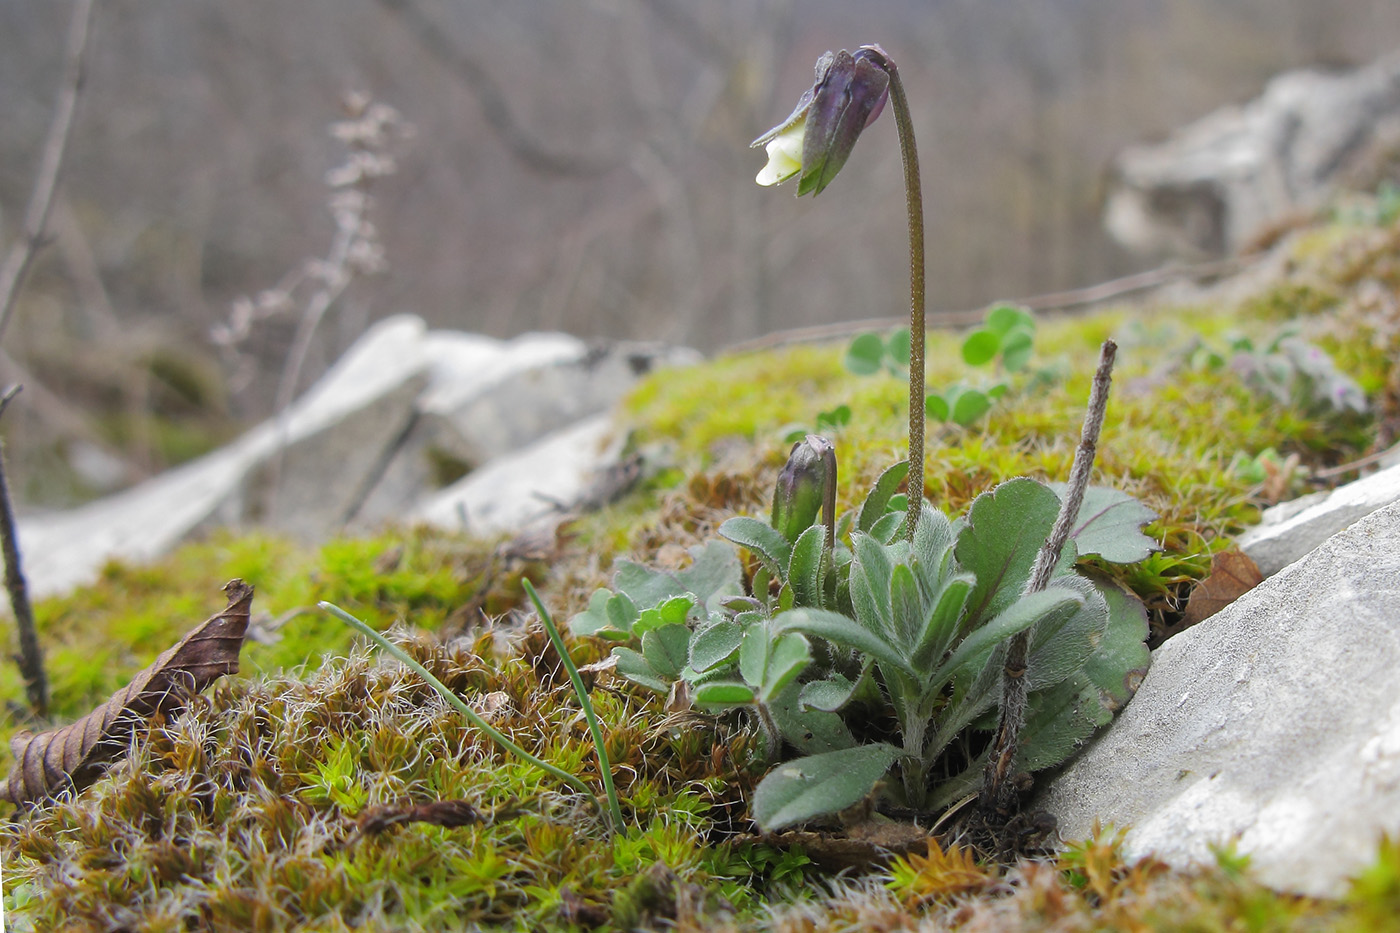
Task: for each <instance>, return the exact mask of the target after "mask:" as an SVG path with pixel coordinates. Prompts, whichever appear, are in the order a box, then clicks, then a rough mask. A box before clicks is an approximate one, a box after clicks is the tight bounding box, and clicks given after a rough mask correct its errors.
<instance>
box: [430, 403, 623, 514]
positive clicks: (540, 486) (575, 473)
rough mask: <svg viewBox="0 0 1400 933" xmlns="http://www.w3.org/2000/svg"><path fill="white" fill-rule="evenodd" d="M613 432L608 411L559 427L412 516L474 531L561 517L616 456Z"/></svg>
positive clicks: (476, 473)
mask: <svg viewBox="0 0 1400 933" xmlns="http://www.w3.org/2000/svg"><path fill="white" fill-rule="evenodd" d="M614 433H615V432H614V430H613V426H612V418H611V417H609V416H608V415H595V416H593V417H592V418H589V419H587V420H585V421H582V422H580V423H578V424H576V425H573V426H572V427H568V428H564V429H563V430H560V431H556V432H555V433H553V434H551V435H549V436H548V437H545V438H543V439H541V440H539V441H537V442H535V443H534V444H532V445H530V446H529V447H526V448H524V449H522V450H518V451H516V452H515V453H512V454H508V455H507V456H504V457H500V458H498V459H496V460H493V461H491V462H490V463H488V464H487V465H486V466H484V467H482V468H481V469H479V470H475V471H473V472H472V473H471V474H470V475H468V476H466V477H464V478H463V479H462V480H461V481H459V482H457V483H455V484H453V485H452V486H449V487H448V488H447V489H444V490H443V491H442V492H440V493H438V494H437V495H435V496H433V497H432V498H431V499H429V500H428V501H427V502H425V503H424V504H423V505H422V506H421V507H420V508H419V509H417V510H416V511H415V512H414V513H413V514H412V515H411V516H410V517H411V518H412V519H413V520H416V521H421V522H424V523H426V524H429V525H434V526H437V527H439V528H449V529H452V530H454V531H467V532H470V533H472V534H475V535H493V534H500V533H503V532H507V531H519V530H522V529H525V528H528V527H530V526H531V525H534V524H535V523H537V522H542V521H549V520H551V519H554V518H557V517H559V516H561V515H562V514H563V511H564V510H565V509H567V508H568V507H570V506H572V505H574V504H576V503H577V502H578V501H579V500H580V499H582V498H583V496H584V494H585V493H586V492H587V487H588V482H589V480H590V479H591V478H592V476H593V475H594V474H595V473H596V472H597V471H598V470H599V469H601V468H603V467H604V466H605V465H607V464H608V463H611V462H613V461H614V460H615V459H616V457H617V452H618V451H619V450H620V449H621V440H620V439H619V438H615V437H613V434H614ZM609 441H611V443H609Z"/></svg>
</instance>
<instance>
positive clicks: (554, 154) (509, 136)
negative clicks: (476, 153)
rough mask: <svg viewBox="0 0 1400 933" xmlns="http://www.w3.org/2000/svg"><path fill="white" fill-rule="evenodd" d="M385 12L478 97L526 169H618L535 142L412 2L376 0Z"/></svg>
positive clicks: (482, 73) (483, 74)
mask: <svg viewBox="0 0 1400 933" xmlns="http://www.w3.org/2000/svg"><path fill="white" fill-rule="evenodd" d="M378 2H379V5H380V6H381V7H383V8H384V9H385V10H386V11H387V12H389V13H391V14H393V15H394V16H396V17H398V19H399V21H400V22H401V23H402V24H403V26H404V28H405V29H407V30H408V32H409V35H411V36H412V37H413V39H414V40H415V41H416V42H417V43H418V44H419V45H420V46H422V47H423V51H425V52H427V53H428V54H429V55H430V56H432V57H433V58H434V59H436V60H437V61H438V63H439V64H441V65H443V66H444V67H445V68H447V69H448V70H449V71H451V72H452V73H453V74H454V75H456V77H457V78H458V80H460V81H461V82H462V83H463V84H465V85H466V86H467V87H468V88H469V89H470V90H471V92H472V93H473V94H475V95H476V100H477V103H478V104H479V105H480V106H481V113H482V116H484V117H485V118H486V122H487V124H489V125H490V127H491V129H493V130H495V131H496V135H497V136H499V137H500V139H501V142H502V143H504V144H505V146H506V148H507V149H509V150H510V152H511V153H512V154H513V155H514V156H515V157H516V158H517V159H519V160H520V161H521V162H523V163H524V164H525V165H526V167H528V168H530V169H532V170H534V171H536V172H541V173H543V174H546V175H573V176H588V175H601V174H603V173H604V172H608V171H610V170H611V169H613V168H614V167H615V166H616V165H617V161H616V159H614V158H612V157H607V158H600V157H597V156H586V155H579V154H576V153H571V152H562V151H557V150H553V149H550V148H548V147H546V146H544V145H542V144H541V143H539V142H537V141H536V140H535V139H534V138H533V137H531V136H530V134H529V133H528V132H526V131H525V129H523V128H522V127H521V126H520V124H519V123H518V122H517V121H516V119H515V117H514V116H512V115H511V112H510V105H509V104H508V103H507V101H506V95H505V92H504V91H503V90H502V89H501V87H500V86H499V85H498V84H497V83H496V81H495V79H494V78H492V77H491V74H490V72H489V71H487V69H486V67H485V66H483V65H481V64H480V63H479V62H477V61H476V60H475V59H473V58H472V57H471V56H469V55H468V54H467V53H466V52H465V51H463V50H462V49H461V48H460V47H459V46H458V45H457V44H456V43H454V42H452V41H451V40H449V39H448V38H447V32H446V31H445V30H444V29H442V28H441V27H440V26H438V25H437V24H436V23H434V22H433V21H432V20H431V19H429V18H428V16H427V14H426V13H424V12H423V10H422V9H421V8H420V7H419V6H418V4H417V3H416V2H415V0H378Z"/></svg>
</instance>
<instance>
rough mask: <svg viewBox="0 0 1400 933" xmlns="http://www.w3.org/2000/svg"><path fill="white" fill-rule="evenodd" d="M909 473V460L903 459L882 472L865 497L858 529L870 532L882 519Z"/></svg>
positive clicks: (857, 525) (857, 523)
mask: <svg viewBox="0 0 1400 933" xmlns="http://www.w3.org/2000/svg"><path fill="white" fill-rule="evenodd" d="M908 475H909V461H908V460H901V461H899V462H898V463H896V464H895V465H894V466H892V467H889V468H888V469H886V470H885V472H883V473H881V474H880V478H879V479H877V480H875V485H874V486H873V487H872V488H871V490H870V493H869V494H868V495H867V496H866V497H865V502H864V503H862V504H861V507H860V518H858V519H857V520H856V529H857V530H859V531H867V532H868V531H869V530H870V529H871V528H873V527H874V525H875V523H876V522H877V521H879V520H880V516H882V515H884V514H885V512H886V511H887V510H888V509H889V504H890V497H891V496H893V495H894V494H895V492H896V491H897V490H898V489H899V484H900V483H902V482H904V477H906V476H908Z"/></svg>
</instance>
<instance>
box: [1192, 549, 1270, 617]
mask: <svg viewBox="0 0 1400 933" xmlns="http://www.w3.org/2000/svg"><path fill="white" fill-rule="evenodd" d="M1263 582H1264V575H1263V574H1262V573H1260V572H1259V566H1258V565H1257V564H1255V563H1254V561H1253V560H1252V559H1251V558H1250V556H1249V555H1248V554H1246V553H1245V552H1244V551H1240V550H1230V551H1221V552H1220V553H1219V554H1216V555H1215V557H1214V558H1213V559H1212V560H1211V562H1210V576H1208V577H1206V578H1205V579H1204V580H1202V581H1201V582H1200V583H1199V584H1197V585H1196V588H1195V589H1193V590H1192V591H1191V598H1190V599H1188V600H1187V601H1186V612H1185V614H1184V615H1183V616H1182V618H1181V628H1187V627H1189V626H1192V625H1195V624H1196V623H1197V622H1200V621H1201V620H1202V619H1208V618H1210V617H1211V616H1213V615H1215V614H1216V613H1217V612H1219V611H1220V610H1221V609H1224V608H1225V607H1226V606H1228V605H1230V604H1231V603H1232V602H1234V601H1235V600H1237V599H1239V598H1240V597H1241V596H1243V595H1244V594H1245V593H1248V592H1249V591H1250V590H1252V589H1254V588H1255V587H1256V586H1258V585H1259V584H1260V583H1263Z"/></svg>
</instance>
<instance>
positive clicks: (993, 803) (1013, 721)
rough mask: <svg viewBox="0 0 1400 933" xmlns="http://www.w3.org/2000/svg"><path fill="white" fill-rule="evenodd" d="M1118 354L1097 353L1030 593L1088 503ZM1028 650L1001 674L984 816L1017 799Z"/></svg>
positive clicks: (1026, 641) (1042, 581)
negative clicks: (1071, 460)
mask: <svg viewBox="0 0 1400 933" xmlns="http://www.w3.org/2000/svg"><path fill="white" fill-rule="evenodd" d="M1117 355H1118V344H1116V343H1114V342H1113V341H1112V340H1105V341H1104V342H1103V347H1102V349H1101V350H1100V353H1099V366H1098V369H1097V370H1095V372H1094V383H1093V386H1092V388H1090V390H1089V406H1088V410H1087V411H1086V412H1085V414H1084V429H1083V431H1081V433H1080V436H1079V448H1078V449H1077V450H1076V451H1075V452H1074V465H1073V466H1071V467H1070V471H1069V483H1068V484H1067V488H1066V489H1065V497H1064V501H1063V502H1062V503H1060V512H1059V515H1057V516H1056V517H1055V524H1054V525H1053V526H1052V527H1051V529H1050V536H1049V537H1048V538H1046V539H1045V543H1044V544H1043V545H1042V546H1041V548H1040V552H1039V553H1037V554H1036V557H1035V564H1034V565H1033V566H1032V568H1031V576H1030V579H1029V580H1027V581H1026V587H1025V594H1026V595H1029V594H1031V593H1038V592H1040V591H1041V590H1043V589H1045V587H1046V585H1047V584H1048V583H1049V582H1050V577H1051V575H1052V574H1053V573H1054V571H1055V565H1056V564H1057V563H1059V560H1060V551H1061V550H1063V549H1064V546H1065V542H1066V541H1068V540H1069V532H1070V527H1071V526H1072V525H1073V524H1074V520H1075V518H1076V517H1077V516H1078V515H1079V507H1080V506H1081V505H1083V503H1084V492H1085V490H1086V489H1088V488H1089V474H1090V473H1092V472H1093V469H1094V454H1095V452H1096V451H1097V449H1098V444H1099V431H1100V430H1101V429H1102V428H1103V421H1104V415H1105V413H1106V412H1107V410H1108V389H1109V385H1110V384H1111V383H1112V381H1113V361H1114V359H1115V358H1116V357H1117ZM1029 647H1030V632H1029V631H1024V632H1020V633H1018V634H1017V635H1014V636H1013V637H1012V639H1011V642H1010V645H1009V646H1008V648H1007V652H1006V666H1005V668H1004V671H1003V676H1002V701H1001V724H1000V725H999V726H998V727H997V731H996V734H995V736H994V737H993V739H992V747H991V749H990V750H989V752H988V755H987V770H986V773H985V775H984V779H983V783H982V793H981V799H980V801H979V804H980V806H981V809H982V813H983V815H984V816H985V817H988V818H990V817H992V816H994V815H996V814H1000V813H1006V814H1009V813H1010V811H1011V808H1012V803H1013V802H1014V798H1015V784H1014V782H1013V781H1011V780H1010V778H1011V777H1012V775H1011V765H1012V764H1013V763H1014V762H1015V760H1016V750H1017V747H1018V745H1019V742H1020V737H1021V728H1022V727H1023V726H1024V725H1025V722H1026V692H1027V691H1026V661H1027V654H1028V652H1029Z"/></svg>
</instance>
